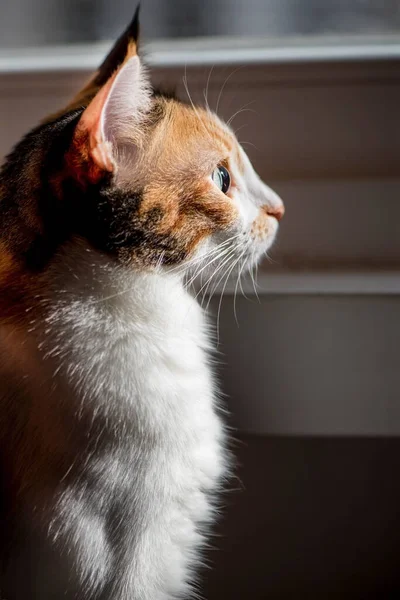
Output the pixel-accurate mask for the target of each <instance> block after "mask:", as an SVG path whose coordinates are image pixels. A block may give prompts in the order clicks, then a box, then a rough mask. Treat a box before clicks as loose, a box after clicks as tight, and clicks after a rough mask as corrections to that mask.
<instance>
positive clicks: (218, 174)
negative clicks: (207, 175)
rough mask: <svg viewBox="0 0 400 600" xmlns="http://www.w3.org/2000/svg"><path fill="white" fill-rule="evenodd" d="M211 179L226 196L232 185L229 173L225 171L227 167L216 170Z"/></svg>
mask: <svg viewBox="0 0 400 600" xmlns="http://www.w3.org/2000/svg"><path fill="white" fill-rule="evenodd" d="M211 179H212V180H213V182H214V183H215V185H216V186H217V188H218V189H219V190H221V192H223V193H224V194H226V192H227V191H228V190H229V187H230V185H231V176H230V175H229V171H228V170H227V169H225V167H222V166H220V167H217V168H216V169H214V171H213V173H212V176H211Z"/></svg>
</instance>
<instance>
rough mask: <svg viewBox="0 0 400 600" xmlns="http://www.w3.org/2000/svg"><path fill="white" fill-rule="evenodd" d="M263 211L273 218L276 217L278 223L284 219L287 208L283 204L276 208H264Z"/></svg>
mask: <svg viewBox="0 0 400 600" xmlns="http://www.w3.org/2000/svg"><path fill="white" fill-rule="evenodd" d="M263 209H264V210H265V212H266V213H267V215H270V216H271V217H275V219H276V220H277V221H280V220H281V219H282V217H283V215H284V214H285V207H284V205H283V204H280V205H279V206H274V207H270V206H263Z"/></svg>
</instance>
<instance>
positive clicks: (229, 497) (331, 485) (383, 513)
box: [202, 436, 400, 600]
mask: <svg viewBox="0 0 400 600" xmlns="http://www.w3.org/2000/svg"><path fill="white" fill-rule="evenodd" d="M235 454H236V455H237V458H238V462H239V468H238V477H239V479H238V480H236V481H233V482H232V488H233V491H232V492H231V493H227V494H226V495H225V497H224V501H225V503H226V505H227V507H226V508H225V510H224V515H225V516H224V519H223V522H222V523H221V525H220V527H219V530H218V535H217V536H216V537H215V539H214V546H215V550H214V551H212V552H211V553H210V554H209V559H210V561H211V563H212V570H207V571H206V572H205V573H204V585H203V589H202V593H203V594H204V597H205V598H207V600H225V599H226V600H245V599H246V600H247V599H248V600H267V599H268V600H299V599H301V600H303V599H304V600H321V599H323V600H370V599H371V600H372V599H374V600H378V599H379V600H395V598H399V597H400V572H399V554H400V515H399V505H400V483H399V482H398V477H397V476H396V474H397V473H398V472H399V468H400V439H379V440H378V439H373V438H368V439H355V438H347V439H345V438H336V439H332V438H330V439H329V438H324V439H323V438H297V439H296V438H283V437H281V438H279V437H277V438H271V437H270V438H261V437H256V436H241V437H240V438H239V440H238V441H237V443H236V444H235Z"/></svg>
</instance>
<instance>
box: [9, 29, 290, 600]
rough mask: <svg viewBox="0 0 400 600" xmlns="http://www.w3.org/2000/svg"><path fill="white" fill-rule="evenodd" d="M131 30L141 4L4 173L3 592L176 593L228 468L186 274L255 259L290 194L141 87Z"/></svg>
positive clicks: (201, 120) (131, 596)
mask: <svg viewBox="0 0 400 600" xmlns="http://www.w3.org/2000/svg"><path fill="white" fill-rule="evenodd" d="M136 48H137V18H135V19H134V21H133V23H132V24H131V25H130V26H129V27H128V29H127V31H126V32H125V34H124V35H123V36H122V37H121V38H120V40H119V41H118V42H117V44H116V46H115V47H114V49H113V50H112V52H111V53H110V55H109V56H108V57H107V59H106V60H105V62H104V63H103V65H102V67H101V68H100V69H99V71H98V73H97V74H96V75H95V76H94V78H93V80H92V81H91V82H90V83H89V84H88V86H87V87H86V88H85V89H84V90H83V91H82V92H81V93H80V94H79V95H78V97H77V99H75V100H74V101H73V102H72V103H71V105H70V106H68V107H67V108H66V109H65V110H64V111H61V112H60V113H58V114H57V115H55V116H53V117H52V118H50V119H48V120H47V122H46V123H44V124H42V125H40V126H39V127H38V128H37V129H35V130H34V131H32V132H31V133H30V134H28V136H26V138H25V139H24V140H22V141H21V143H20V144H19V145H18V146H17V147H16V149H15V150H14V151H13V152H12V153H11V155H10V156H9V157H8V159H7V161H6V162H5V164H4V166H3V169H2V172H1V178H0V218H1V229H0V377H1V387H0V484H1V496H0V519H1V523H0V526H1V530H2V538H1V542H0V556H1V572H0V595H2V597H4V598H5V599H7V600H26V599H27V598H29V599H31V600H56V599H57V600H59V599H60V598H65V599H66V600H72V599H79V600H172V599H175V598H187V597H188V596H189V595H190V592H191V591H192V590H193V586H192V584H193V581H194V578H195V570H196V567H198V565H199V562H200V558H199V550H200V549H201V546H202V544H203V543H204V540H205V538H204V534H205V532H206V528H207V525H208V524H209V523H210V521H211V520H212V517H213V511H214V507H215V495H216V492H217V491H218V489H219V487H220V486H221V484H222V482H223V479H224V476H225V475H226V473H227V463H228V459H227V455H226V450H225V443H224V432H223V427H222V424H221V420H220V417H219V414H218V410H217V398H216V389H215V385H214V380H213V375H212V371H211V369H210V365H209V353H210V351H211V350H212V344H211V343H210V336H209V333H208V328H207V322H206V316H205V314H204V311H203V310H202V309H201V308H200V306H199V305H198V303H197V301H196V299H195V298H194V297H193V295H192V294H191V293H190V292H189V291H188V287H187V285H185V281H186V283H187V280H188V279H189V280H191V279H192V278H193V277H195V276H196V275H198V274H202V275H205V274H207V275H212V276H213V277H214V281H215V282H218V279H219V278H220V277H221V276H224V277H225V275H226V276H227V275H228V274H229V272H232V271H233V270H234V269H237V270H239V271H240V270H243V269H245V268H249V267H251V266H252V265H254V264H255V263H256V262H257V261H258V259H259V257H260V256H261V255H262V254H263V253H264V252H265V251H266V250H267V249H268V248H269V247H270V245H271V243H272V242H273V239H274V237H275V234H276V231H277V228H278V220H279V219H280V217H281V216H282V214H283V205H282V203H281V201H280V199H279V198H278V196H276V194H274V192H273V191H272V190H271V189H270V188H268V187H267V186H266V185H265V184H263V183H262V182H261V181H260V179H259V178H258V176H257V175H256V174H255V173H254V170H253V168H252V166H251V164H250V162H249V160H248V158H247V156H246V155H245V153H244V151H243V150H242V149H241V148H240V146H239V145H238V143H237V141H236V140H235V138H234V135H233V133H232V132H231V131H230V129H229V128H228V127H227V126H225V125H224V124H223V123H222V122H221V121H220V120H219V119H218V117H217V116H216V115H214V114H213V113H211V112H210V111H209V110H204V109H202V108H200V107H194V106H193V105H185V104H182V103H181V102H179V101H178V100H175V99H173V98H170V97H164V96H162V95H160V94H152V92H151V88H150V84H149V81H148V78H147V75H146V72H145V71H144V70H143V67H142V64H141V62H140V59H139V58H138V56H137V54H136ZM219 166H221V167H222V166H223V167H224V168H226V169H228V171H229V173H230V178H231V185H230V187H229V189H228V190H227V191H226V193H223V192H222V191H221V190H220V189H218V187H217V186H216V184H215V182H214V181H213V178H212V173H213V171H214V169H216V168H218V167H219Z"/></svg>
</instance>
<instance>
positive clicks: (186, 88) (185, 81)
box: [182, 65, 212, 139]
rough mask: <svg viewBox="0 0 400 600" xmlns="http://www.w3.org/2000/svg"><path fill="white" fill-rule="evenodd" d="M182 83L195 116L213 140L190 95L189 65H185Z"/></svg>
mask: <svg viewBox="0 0 400 600" xmlns="http://www.w3.org/2000/svg"><path fill="white" fill-rule="evenodd" d="M182 81H183V86H184V88H185V91H186V94H187V96H188V98H189V102H190V104H191V105H192V108H193V110H194V112H195V115H196V117H197V118H198V120H199V121H200V123H201V126H202V127H203V129H204V131H205V132H206V134H207V136H208V137H209V138H210V139H212V136H211V133H210V132H209V131H208V129H207V127H206V126H205V124H204V122H203V120H202V118H201V117H200V114H199V111H198V110H197V108H196V106H195V105H194V102H193V100H192V97H191V95H190V92H189V86H188V79H187V65H185V74H184V75H183V77H182Z"/></svg>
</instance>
